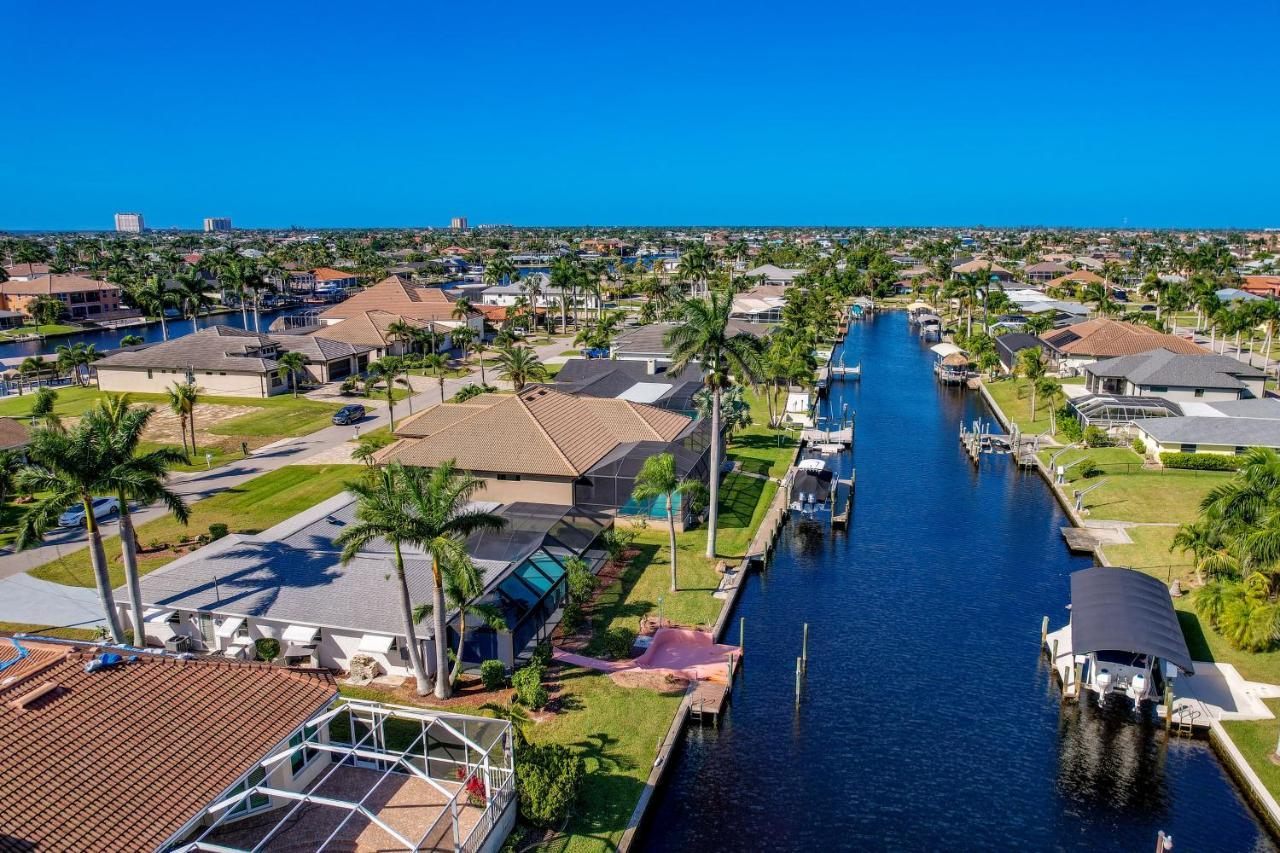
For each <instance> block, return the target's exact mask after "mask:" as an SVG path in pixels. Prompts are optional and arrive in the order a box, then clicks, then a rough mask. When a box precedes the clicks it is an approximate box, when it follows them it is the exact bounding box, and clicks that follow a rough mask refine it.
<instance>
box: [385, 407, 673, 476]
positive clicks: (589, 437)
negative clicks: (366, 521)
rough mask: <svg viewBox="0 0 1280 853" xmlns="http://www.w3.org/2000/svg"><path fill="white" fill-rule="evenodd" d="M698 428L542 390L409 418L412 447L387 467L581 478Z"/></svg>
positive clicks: (401, 445) (394, 448)
mask: <svg viewBox="0 0 1280 853" xmlns="http://www.w3.org/2000/svg"><path fill="white" fill-rule="evenodd" d="M437 409H445V410H446V411H445V412H439V413H438V412H437V411H436V410H437ZM449 409H457V410H459V411H461V410H465V411H461V414H459V412H452V411H447V410H449ZM690 422H691V421H690V419H689V418H688V417H685V416H684V415H681V414H678V413H676V412H672V411H668V410H666V409H659V408H656V407H654V406H646V405H642V404H640V403H632V402H630V401H628V400H618V399H613V398H602V397H579V396H574V395H572V394H565V393H562V392H560V391H554V390H552V389H550V388H544V387H541V386H535V387H532V388H526V389H525V390H524V391H523V392H521V393H520V394H514V395H508V394H486V395H482V396H481V397H474V398H472V399H471V400H468V401H467V402H466V403H445V404H443V405H439V406H435V407H432V408H431V409H427V410H426V411H424V412H422V413H421V414H419V415H416V416H414V417H412V418H407V419H406V420H405V421H403V422H402V423H401V424H400V425H399V426H398V427H397V428H396V434H397V435H399V436H404V437H405V438H404V440H402V441H398V442H396V443H395V444H393V445H390V446H389V447H388V448H387V449H386V450H384V451H383V452H382V454H381V455H380V459H382V461H393V460H395V461H400V462H403V463H405V464H406V465H422V466H426V467H430V466H433V465H438V464H440V463H441V462H443V461H445V460H447V459H453V460H455V461H456V462H457V464H458V466H459V467H460V468H463V469H466V470H472V471H503V472H510V473H517V474H540V475H547V476H559V477H576V476H578V475H580V474H584V473H586V472H587V471H589V470H590V469H591V467H592V466H593V465H595V464H596V463H597V462H599V461H600V460H601V459H603V458H604V457H605V456H606V455H607V454H608V453H610V452H612V451H613V450H614V449H615V448H617V447H618V445H620V444H629V443H631V442H635V441H671V440H673V439H674V438H675V437H676V436H678V435H679V434H680V433H681V432H683V431H684V429H685V428H686V427H687V426H688V425H689V423H690ZM413 436H420V437H413Z"/></svg>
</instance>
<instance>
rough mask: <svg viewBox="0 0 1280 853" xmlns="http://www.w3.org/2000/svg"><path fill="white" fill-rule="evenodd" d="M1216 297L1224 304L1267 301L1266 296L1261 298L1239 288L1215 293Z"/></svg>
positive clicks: (1229, 288)
mask: <svg viewBox="0 0 1280 853" xmlns="http://www.w3.org/2000/svg"><path fill="white" fill-rule="evenodd" d="M1214 295H1215V296H1217V297H1218V299H1219V300H1220V301H1222V302H1262V301H1263V300H1265V299H1266V297H1265V296H1259V295H1257V294H1256V293H1250V292H1249V291H1247V290H1241V289H1240V288H1238V287H1224V288H1222V289H1221V290H1216V291H1214Z"/></svg>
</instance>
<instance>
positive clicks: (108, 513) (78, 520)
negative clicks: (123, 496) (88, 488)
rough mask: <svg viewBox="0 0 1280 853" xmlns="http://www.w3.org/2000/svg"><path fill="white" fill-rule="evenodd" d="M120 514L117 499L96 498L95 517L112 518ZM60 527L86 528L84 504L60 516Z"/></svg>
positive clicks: (94, 501)
mask: <svg viewBox="0 0 1280 853" xmlns="http://www.w3.org/2000/svg"><path fill="white" fill-rule="evenodd" d="M119 514H120V501H118V500H116V499H115V498H94V499H93V517H94V518H96V519H99V520H101V519H104V518H110V517H112V516H115V515H119ZM58 526H59V527H84V504H76V505H75V506H73V507H71V508H70V509H68V510H67V511H66V512H64V513H63V514H62V515H60V516H58Z"/></svg>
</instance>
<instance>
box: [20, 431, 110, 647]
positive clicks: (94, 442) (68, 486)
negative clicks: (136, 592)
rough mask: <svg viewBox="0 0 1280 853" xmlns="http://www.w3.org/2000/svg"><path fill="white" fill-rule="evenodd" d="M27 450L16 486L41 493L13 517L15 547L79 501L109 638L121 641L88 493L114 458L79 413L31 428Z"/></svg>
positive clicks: (38, 535) (28, 542)
mask: <svg viewBox="0 0 1280 853" xmlns="http://www.w3.org/2000/svg"><path fill="white" fill-rule="evenodd" d="M27 456H28V458H29V459H30V460H31V461H30V463H28V464H27V465H24V466H23V467H22V469H21V470H20V471H19V472H18V476H17V478H16V479H17V484H18V487H19V488H20V489H22V490H23V491H24V492H26V493H28V494H33V495H41V497H39V498H38V499H37V500H36V502H35V503H33V504H31V505H30V506H29V507H28V509H27V511H26V512H25V513H24V514H23V516H22V519H21V521H20V522H19V525H18V539H17V542H16V545H17V549H18V550H19V551H25V550H26V549H28V548H32V547H34V546H36V545H38V544H40V543H41V542H43V541H44V537H45V534H46V533H47V532H48V531H49V529H50V528H52V527H54V526H55V525H56V524H57V523H58V516H60V515H61V514H62V513H63V512H65V511H66V510H67V509H68V508H70V507H72V506H75V505H77V504H79V505H80V506H81V507H83V509H84V519H85V520H84V526H85V531H86V532H87V533H88V535H89V562H90V564H91V565H92V566H93V579H94V585H95V586H96V587H97V589H98V599H99V601H100V602H101V605H102V612H103V616H104V617H105V619H106V622H107V629H108V630H109V631H110V633H111V639H112V640H113V641H114V642H116V643H123V642H124V631H123V630H122V628H121V626H120V615H119V614H118V613H117V612H116V607H115V601H114V599H113V598H112V594H111V575H110V574H109V572H108V570H107V555H106V551H105V550H104V549H103V546H102V530H101V529H100V528H99V527H98V519H97V518H96V517H95V516H94V506H93V499H94V496H95V494H96V493H97V492H98V491H99V490H100V489H101V487H102V483H103V482H104V481H105V479H106V477H107V473H108V472H109V471H110V470H111V469H112V468H113V467H114V465H115V460H114V459H113V458H112V457H111V455H110V453H109V449H108V448H107V447H104V446H103V445H102V443H101V441H100V436H99V435H98V432H97V430H96V429H94V428H93V424H92V423H91V422H88V420H87V419H85V418H82V419H81V421H80V423H78V424H77V425H76V428H75V429H74V430H73V431H71V432H70V433H62V432H57V431H55V430H49V429H36V430H33V431H32V433H31V443H30V444H29V445H28V447H27Z"/></svg>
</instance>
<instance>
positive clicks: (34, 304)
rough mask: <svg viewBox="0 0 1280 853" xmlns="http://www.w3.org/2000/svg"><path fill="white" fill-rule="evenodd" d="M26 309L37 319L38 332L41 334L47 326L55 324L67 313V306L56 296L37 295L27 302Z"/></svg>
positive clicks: (32, 317)
mask: <svg viewBox="0 0 1280 853" xmlns="http://www.w3.org/2000/svg"><path fill="white" fill-rule="evenodd" d="M26 311H27V313H28V314H30V315H31V319H33V320H35V321H36V334H37V335H39V334H42V332H41V329H43V328H44V327H45V326H52V325H54V324H55V323H57V322H58V321H59V320H61V319H62V318H63V316H65V315H66V313H67V306H66V305H64V304H62V300H61V299H58V298H57V297H55V296H37V297H35V298H34V299H32V300H31V301H30V302H28V303H27V306H26Z"/></svg>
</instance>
